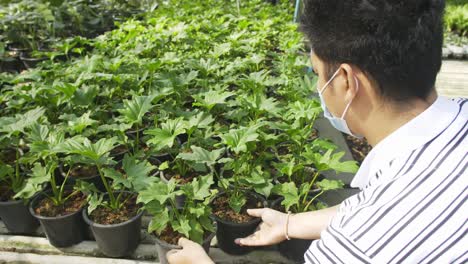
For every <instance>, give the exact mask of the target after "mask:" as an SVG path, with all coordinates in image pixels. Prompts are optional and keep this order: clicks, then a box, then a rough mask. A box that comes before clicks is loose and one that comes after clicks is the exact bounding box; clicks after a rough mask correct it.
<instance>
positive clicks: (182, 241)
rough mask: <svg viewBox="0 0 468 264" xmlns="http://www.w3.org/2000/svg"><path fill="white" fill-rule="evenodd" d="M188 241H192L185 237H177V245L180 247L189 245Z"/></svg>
mask: <svg viewBox="0 0 468 264" xmlns="http://www.w3.org/2000/svg"><path fill="white" fill-rule="evenodd" d="M190 243H192V241H190V240H188V239H186V238H185V237H181V238H179V243H178V245H179V246H181V247H185V246H187V245H189V244H190Z"/></svg>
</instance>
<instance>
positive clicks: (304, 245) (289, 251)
mask: <svg viewBox="0 0 468 264" xmlns="http://www.w3.org/2000/svg"><path fill="white" fill-rule="evenodd" d="M318 192H320V190H313V191H311V192H309V196H315V195H316V194H317V193H318ZM283 199H284V198H279V199H277V200H276V201H274V202H273V203H272V204H271V208H273V209H274V208H275V207H277V206H278V205H279V204H280V203H281V202H282V201H283ZM317 201H320V202H321V203H324V202H322V201H321V200H317ZM313 241H314V240H307V239H295V238H292V239H291V240H284V241H283V242H281V243H279V244H278V251H279V252H280V254H281V255H283V256H284V257H286V258H287V259H290V260H292V261H294V262H297V263H304V262H305V260H304V254H305V253H306V251H307V249H308V248H309V247H310V244H311V243H312V242H313Z"/></svg>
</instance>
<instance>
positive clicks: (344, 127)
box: [319, 69, 362, 138]
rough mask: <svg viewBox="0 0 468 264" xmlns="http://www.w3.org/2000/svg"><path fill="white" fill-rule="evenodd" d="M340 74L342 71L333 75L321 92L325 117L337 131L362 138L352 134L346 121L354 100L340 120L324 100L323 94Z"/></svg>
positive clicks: (357, 85) (347, 106) (321, 102)
mask: <svg viewBox="0 0 468 264" xmlns="http://www.w3.org/2000/svg"><path fill="white" fill-rule="evenodd" d="M339 72H340V69H338V70H337V71H336V72H335V73H334V74H333V76H332V77H331V78H330V80H329V81H328V82H327V83H326V84H325V85H324V86H323V88H322V90H320V91H319V97H320V104H321V106H322V109H323V113H324V116H325V117H326V118H327V119H328V121H330V123H331V124H332V126H333V127H334V128H336V129H337V130H339V131H341V132H343V133H346V134H348V135H351V136H353V137H356V138H362V136H361V135H355V134H353V133H352V132H351V130H350V129H349V127H348V124H347V123H346V120H345V119H344V117H345V115H346V113H347V112H348V109H349V106H350V105H351V103H352V102H353V100H351V102H349V103H348V104H347V105H346V107H345V110H344V112H343V115H342V116H341V117H340V118H338V117H336V116H333V114H332V113H331V112H330V111H329V110H328V108H327V106H326V105H325V100H324V99H323V92H324V91H325V89H327V87H328V85H330V83H331V82H332V81H333V79H335V77H336V75H338V73H339ZM354 79H355V80H356V87H357V90H358V91H359V82H358V80H357V78H356V76H354ZM353 99H354V98H353Z"/></svg>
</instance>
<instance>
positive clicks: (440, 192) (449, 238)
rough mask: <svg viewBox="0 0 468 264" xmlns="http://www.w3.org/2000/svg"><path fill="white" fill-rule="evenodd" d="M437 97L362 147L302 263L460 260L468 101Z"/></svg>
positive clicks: (464, 255)
mask: <svg viewBox="0 0 468 264" xmlns="http://www.w3.org/2000/svg"><path fill="white" fill-rule="evenodd" d="M467 101H468V100H467V99H456V100H449V99H447V98H443V97H439V98H438V99H437V100H436V101H435V102H434V103H433V104H432V105H431V106H430V107H429V108H428V109H427V110H426V111H424V112H423V113H421V114H420V115H418V116H417V117H415V118H414V119H413V120H411V121H410V122H408V123H407V124H405V125H404V126H402V127H401V128H399V129H398V130H397V131H395V132H394V133H392V134H391V135H389V136H388V137H386V138H385V139H384V140H382V141H381V142H380V143H379V144H377V145H376V146H375V148H374V149H373V150H372V151H371V152H370V153H369V155H368V156H367V158H366V159H365V160H364V162H363V164H362V166H361V168H360V169H359V171H358V173H357V174H356V176H355V178H354V179H353V181H352V183H351V186H353V187H359V188H360V189H361V192H359V193H358V194H356V195H354V196H352V197H350V198H348V199H347V200H345V201H344V202H343V203H341V205H340V207H339V209H338V212H337V215H336V216H335V217H334V218H333V219H332V220H331V222H330V224H329V226H328V228H327V229H326V230H324V231H323V232H322V233H321V239H320V240H316V241H314V242H313V243H312V245H311V246H310V248H309V249H308V251H307V252H306V254H305V256H304V257H305V260H306V263H468V238H467V236H466V234H467V230H468V221H467V219H468V204H467V203H466V199H467V195H468V191H467V186H468V175H467V172H466V167H467V165H468V157H467V153H468V140H467V138H466V134H467V133H468V128H467V127H468V103H467Z"/></svg>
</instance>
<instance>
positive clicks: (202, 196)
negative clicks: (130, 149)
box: [138, 174, 216, 264]
mask: <svg viewBox="0 0 468 264" xmlns="http://www.w3.org/2000/svg"><path fill="white" fill-rule="evenodd" d="M212 184H213V176H212V175H211V174H209V175H206V176H201V177H198V178H195V179H194V180H193V181H192V182H190V183H188V184H185V185H183V186H181V187H180V189H178V190H177V183H176V181H175V180H174V179H171V180H169V181H168V182H167V183H164V182H162V181H156V182H154V183H152V184H151V185H150V186H148V187H147V188H146V189H145V190H143V191H141V192H140V195H139V197H138V202H141V203H143V204H144V208H145V210H146V211H148V213H150V214H151V215H152V216H153V218H152V220H151V222H150V224H149V226H148V232H150V233H151V234H154V235H155V236H156V250H157V252H158V256H159V261H160V263H161V264H167V263H168V262H167V259H166V253H167V252H168V251H169V250H171V249H179V247H178V246H177V242H178V240H179V238H181V237H186V238H188V239H190V240H193V241H195V242H197V243H199V244H201V245H202V246H203V248H204V249H205V251H206V252H207V253H208V251H209V248H210V242H211V240H212V239H213V237H214V232H215V227H214V224H213V221H212V220H211V219H210V214H211V209H210V207H209V206H208V204H209V203H210V200H211V198H212V197H213V195H215V194H216V191H215V190H211V189H210V186H211V185H212ZM179 195H185V197H186V200H185V203H184V206H183V207H177V205H176V197H177V196H179Z"/></svg>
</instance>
